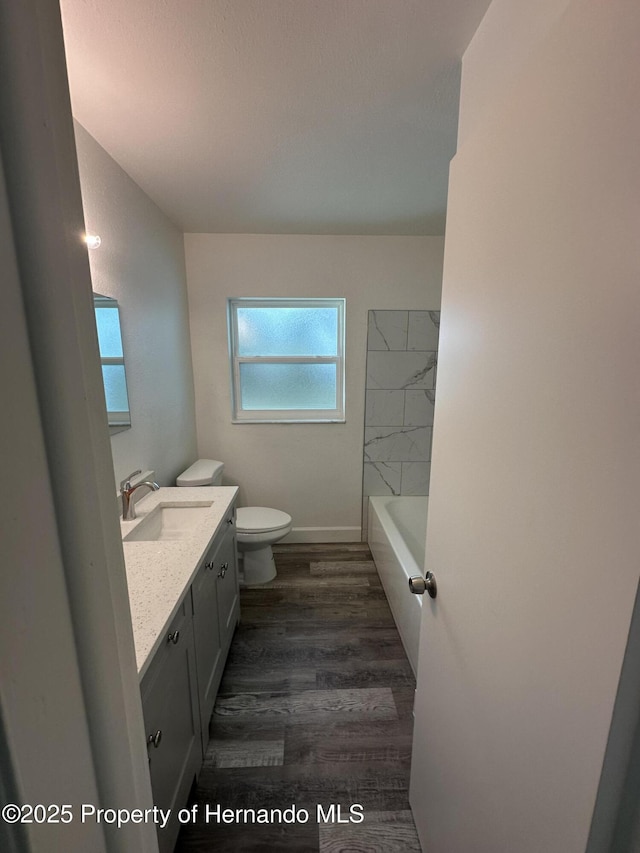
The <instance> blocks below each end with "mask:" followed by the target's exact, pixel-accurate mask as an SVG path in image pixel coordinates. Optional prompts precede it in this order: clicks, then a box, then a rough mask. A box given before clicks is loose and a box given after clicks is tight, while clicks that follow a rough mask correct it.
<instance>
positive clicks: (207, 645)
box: [191, 508, 239, 753]
mask: <svg viewBox="0 0 640 853" xmlns="http://www.w3.org/2000/svg"><path fill="white" fill-rule="evenodd" d="M234 533H235V513H234V510H233V508H231V509H230V510H229V512H228V514H227V516H226V518H225V526H224V528H223V530H221V531H220V533H219V534H218V535H217V536H216V538H215V539H214V541H213V543H212V545H211V547H210V548H209V551H208V552H207V554H206V556H205V558H204V560H203V561H202V564H201V566H200V569H199V570H198V574H197V576H196V578H195V580H194V582H193V585H192V587H191V591H192V596H193V626H194V633H195V643H196V660H197V667H198V699H199V703H200V717H201V722H202V751H203V753H204V751H205V749H206V748H207V743H208V741H209V720H210V719H211V714H212V712H213V705H214V703H215V699H216V693H217V692H218V687H219V686H220V679H221V678H222V670H223V669H224V664H225V660H226V657H227V652H228V651H229V646H230V644H231V637H232V636H233V630H234V628H235V625H236V622H237V620H238V601H239V599H238V572H237V560H236V542H235V536H234Z"/></svg>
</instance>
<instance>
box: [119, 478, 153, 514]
mask: <svg viewBox="0 0 640 853" xmlns="http://www.w3.org/2000/svg"><path fill="white" fill-rule="evenodd" d="M138 474H142V471H140V470H138V471H133V473H131V474H129V475H128V476H127V477H125V478H124V480H123V481H122V482H121V483H120V496H121V497H122V520H123V521H131V520H132V519H133V518H135V517H136V505H135V502H134V501H132V500H131V498H132V497H133V493H134V492H135V491H136V490H137V489H139V488H141V487H142V486H146V487H147V488H148V489H151V491H152V492H157V491H158V489H159V488H160V486H159V485H158V484H157V483H154V482H152V481H151V480H145V481H144V483H136V485H135V486H132V485H131V478H132V477H137V476H138Z"/></svg>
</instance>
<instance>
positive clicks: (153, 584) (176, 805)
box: [121, 486, 240, 853]
mask: <svg viewBox="0 0 640 853" xmlns="http://www.w3.org/2000/svg"><path fill="white" fill-rule="evenodd" d="M237 491H238V490H237V488H236V487H235V486H233V487H231V486H220V487H213V488H211V487H209V488H161V489H159V490H158V491H157V492H153V493H152V494H150V495H149V496H148V497H145V498H144V499H143V500H141V501H140V502H139V503H138V505H137V512H138V518H136V519H135V520H133V521H123V522H121V528H122V536H123V547H124V555H125V565H126V570H127V582H128V585H129V598H130V603H131V617H132V623H133V634H134V643H135V649H136V659H137V664H138V672H139V676H140V690H141V694H142V708H143V714H144V722H145V731H146V737H147V748H148V751H149V769H150V773H151V786H152V790H153V798H154V803H155V805H156V806H158V807H159V808H161V809H165V810H166V809H171V820H170V821H169V823H168V825H167V827H166V828H165V829H164V830H159V832H158V836H159V838H158V840H159V845H160V851H161V853H165V851H170V850H173V847H174V845H175V841H176V837H177V834H178V830H179V824H178V821H177V811H178V810H179V809H180V808H182V807H183V806H184V805H185V804H186V801H187V798H188V795H189V790H190V788H191V785H192V783H193V780H194V778H196V777H197V775H198V772H199V770H200V767H201V765H202V760H203V757H204V752H205V750H206V747H207V742H208V739H209V720H210V718H211V713H212V711H213V705H214V702H215V698H216V693H217V691H218V687H219V685H220V679H221V677H222V671H223V669H224V664H225V661H226V658H227V654H228V652H229V646H230V645H231V639H232V637H233V632H234V630H235V627H236V625H237V623H238V620H239V617H240V603H239V585H238V567H237V553H236V529H235V500H236V496H237Z"/></svg>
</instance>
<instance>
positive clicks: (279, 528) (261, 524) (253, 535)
mask: <svg viewBox="0 0 640 853" xmlns="http://www.w3.org/2000/svg"><path fill="white" fill-rule="evenodd" d="M223 471H224V463H223V462H218V461H216V460H215V459H198V461H197V462H194V463H193V465H191V466H190V467H189V468H187V470H186V471H183V473H182V474H180V476H179V477H178V478H177V480H176V485H178V486H221V485H222V472H223ZM291 524H292V520H291V516H290V515H289V514H288V513H286V512H282V511H281V510H279V509H270V508H269V507H264V506H244V507H240V508H239V509H238V510H237V511H236V536H237V541H238V553H239V556H240V558H241V560H242V565H241V572H240V583H241V584H242V585H243V586H248V585H252V584H260V583H267V582H268V581H270V580H273V578H275V576H276V566H275V561H274V559H273V551H272V550H271V546H272V545H274V544H275V543H276V542H279V541H280V540H281V539H282V538H283V537H284V536H286V535H287V533H289V532H290V530H291Z"/></svg>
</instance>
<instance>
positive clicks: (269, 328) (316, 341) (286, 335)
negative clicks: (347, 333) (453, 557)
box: [237, 306, 338, 408]
mask: <svg viewBox="0 0 640 853" xmlns="http://www.w3.org/2000/svg"><path fill="white" fill-rule="evenodd" d="M237 316H238V354H239V355H241V356H258V355H261V356H274V355H275V356H278V355H280V356H292V355H307V356H309V355H324V356H334V355H337V354H338V309H337V308H285V307H278V308H251V307H244V306H242V307H238V311H237ZM285 408H289V407H288V406H287V407H285ZM312 408H315V407H312Z"/></svg>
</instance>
